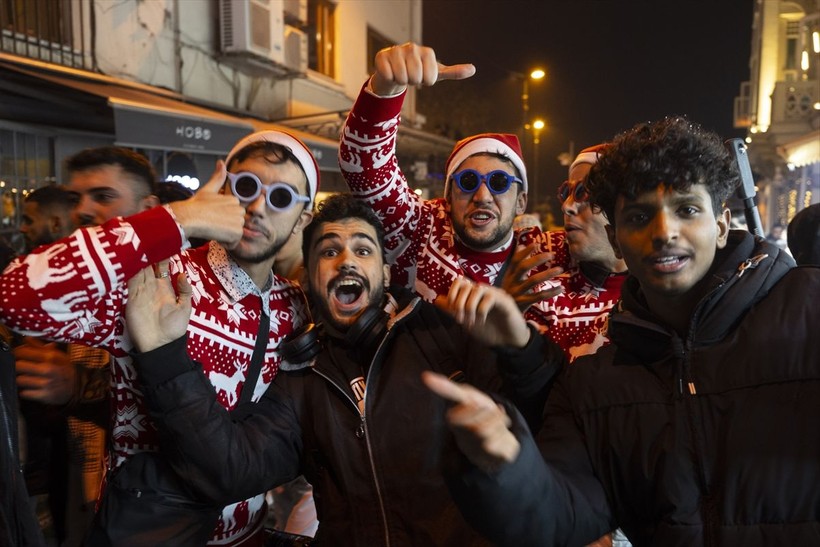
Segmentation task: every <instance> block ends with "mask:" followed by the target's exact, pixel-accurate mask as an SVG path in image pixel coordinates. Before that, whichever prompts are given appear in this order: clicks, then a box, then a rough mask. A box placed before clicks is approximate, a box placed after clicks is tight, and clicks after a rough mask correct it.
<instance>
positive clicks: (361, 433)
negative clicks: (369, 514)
mask: <svg viewBox="0 0 820 547" xmlns="http://www.w3.org/2000/svg"><path fill="white" fill-rule="evenodd" d="M388 334H389V331H388ZM385 340H387V336H385V337H384V338H382V341H381V342H380V343H379V347H378V349H377V350H376V353H375V355H374V356H373V360H372V361H371V363H370V367H369V368H368V370H367V378H366V379H365V386H364V399H363V403H364V404H363V405H362V406H363V407H364V411H360V410H359V407H358V405H357V404H356V402H355V401H354V400H353V398H352V397H350V395H349V394H348V393H347V391H345V390H344V388H342V387H341V386H340V385H339V384H337V383H336V382H335V381H334V380H333V379H332V378H331V377H330V376H328V375H327V374H325V373H324V372H322V371H321V370H319V369H317V368H316V367H311V369H312V370H313V372H315V373H316V374H318V375H319V376H321V377H322V378H324V379H325V380H327V382H328V383H330V385H332V386H333V387H334V388H336V389H337V390H338V391H339V392H340V393H341V394H342V395H344V397H345V399H347V400H348V401H350V404H351V405H352V406H353V408H354V409H355V410H356V413H357V414H358V415H359V420H360V421H359V427H358V428H356V432H355V435H356V437H358V438H364V442H365V446H366V447H367V455H368V460H369V462H368V463H369V464H370V473H371V475H372V477H373V484H374V486H375V487H376V497H377V498H378V500H379V512H380V514H381V517H382V525H383V526H384V542H385V546H386V547H390V535H389V533H388V528H387V511H386V510H385V508H384V498H383V495H382V490H381V486H380V485H379V480H378V477H377V475H376V464H375V461H374V458H373V446H372V445H371V444H370V434H369V430H368V428H367V417H366V413H367V391H368V389H369V387H370V373H371V372H372V370H373V367H374V366H375V365H376V358H377V357H378V356H379V354H380V353H381V350H382V348H383V347H384V342H385Z"/></svg>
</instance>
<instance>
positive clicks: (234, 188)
mask: <svg viewBox="0 0 820 547" xmlns="http://www.w3.org/2000/svg"><path fill="white" fill-rule="evenodd" d="M228 179H229V180H230V181H231V192H233V195H235V196H236V197H237V198H239V201H241V202H242V203H250V202H252V201H253V200H255V199H256V198H258V197H259V194H261V193H262V188H264V189H265V192H266V193H267V194H266V196H265V200H266V201H267V202H268V207H270V208H271V209H273V210H274V211H280V212H281V211H287V210H288V209H290V208H291V207H293V206H294V205H296V203H309V202H310V198H309V197H307V196H300V195H299V194H297V193H296V191H295V190H294V189H293V188H291V187H290V186H288V185H287V184H285V183H284V182H274V183H273V184H262V181H261V180H259V177H257V176H256V175H254V174H253V173H248V172H247V171H242V172H240V173H236V174H233V173H228Z"/></svg>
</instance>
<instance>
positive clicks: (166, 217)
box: [124, 207, 183, 264]
mask: <svg viewBox="0 0 820 547" xmlns="http://www.w3.org/2000/svg"><path fill="white" fill-rule="evenodd" d="M124 220H125V222H127V223H129V224H130V225H131V226H132V227H133V228H134V232H135V233H136V234H137V235H138V236H139V244H140V245H141V249H142V250H143V251H144V252H145V254H146V256H147V263H148V264H154V263H155V262H159V261H161V260H166V259H168V258H170V257H172V256H174V255H175V254H177V253H179V251H180V249H181V248H182V243H183V240H182V236H181V233H180V230H179V225H178V224H177V222H176V221H175V220H174V217H173V216H171V214H170V213H169V212H168V210H167V209H166V208H164V207H153V208H151V209H148V210H147V211H143V212H141V213H137V214H136V215H132V216H130V217H127V218H125V219H124Z"/></svg>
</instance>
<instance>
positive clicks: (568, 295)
mask: <svg viewBox="0 0 820 547" xmlns="http://www.w3.org/2000/svg"><path fill="white" fill-rule="evenodd" d="M403 102H404V94H400V95H397V96H395V97H386V98H385V97H377V96H375V95H373V94H372V93H370V92H368V91H367V90H366V89H365V88H363V89H362V92H361V93H360V94H359V98H358V99H357V100H356V103H355V105H354V106H353V109H352V110H351V111H350V114H349V115H348V118H347V121H346V122H345V125H344V128H343V130H342V137H341V146H340V147H339V165H340V167H341V169H342V174H343V175H344V177H345V179H346V180H347V184H348V186H349V187H350V190H351V192H353V193H354V194H355V195H357V196H358V197H359V198H361V199H363V200H365V201H366V202H367V203H368V204H370V206H371V207H373V209H374V210H375V211H376V213H377V214H378V215H379V217H380V218H381V219H382V222H383V223H384V228H385V231H386V233H387V241H386V244H385V247H386V249H387V251H388V261H389V262H390V263H391V265H392V268H391V276H392V277H391V279H392V280H393V282H395V283H398V284H401V285H404V286H406V287H407V288H409V289H411V290H414V291H415V292H416V293H417V294H418V295H420V296H421V297H422V298H424V299H425V300H428V301H432V300H434V299H435V298H436V297H437V296H439V295H446V294H447V292H448V291H449V290H450V286H451V285H452V283H453V281H454V280H455V279H456V278H457V277H459V276H467V277H469V278H471V279H473V280H474V281H478V282H483V283H488V284H494V283H495V282H496V279H497V277H498V275H499V274H500V273H503V269H504V265H505V264H506V262H507V260H508V258H509V257H510V253H511V252H513V249H514V248H515V249H517V248H520V247H521V246H526V245H528V244H529V243H531V242H533V241H535V240H537V241H538V242H539V251H543V252H551V253H554V255H555V258H554V260H553V261H552V263H550V264H548V265H546V266H543V267H542V268H539V269H538V270H533V271H532V272H530V273H531V274H532V273H535V272H537V271H541V270H542V269H545V268H550V267H554V266H560V267H562V268H563V269H564V274H563V275H562V276H561V277H559V278H558V279H557V280H555V281H554V282H553V283H560V284H561V285H563V286H564V294H562V295H560V296H557V297H555V298H552V299H549V300H543V301H541V302H539V303H538V304H536V305H534V306H532V307H531V308H530V309H529V310H527V313H526V317H527V319H528V320H530V321H531V322H533V323H535V324H536V325H538V327H539V329H540V330H541V331H542V332H549V335H550V337H551V338H552V339H553V340H554V341H555V342H556V343H557V344H558V345H560V346H561V347H562V348H563V349H564V352H565V353H566V355H567V357H568V358H569V359H570V360H573V359H575V357H577V356H579V355H583V354H586V353H593V352H594V351H595V350H597V349H598V348H599V347H600V346H602V345H603V344H604V343H606V342H607V339H606V336H605V333H606V323H607V318H608V317H609V311H610V309H611V308H612V307H613V306H614V305H615V303H616V302H617V301H618V298H619V297H620V289H621V283H623V280H624V279H625V277H626V276H625V275H611V276H609V277H607V278H606V279H605V280H604V281H603V283H600V284H596V283H593V282H592V281H591V280H590V279H588V278H587V277H586V276H585V275H584V274H583V272H581V270H580V268H578V266H577V265H575V264H573V263H572V262H571V257H570V255H569V247H568V246H567V243H566V234H565V232H563V231H556V232H541V231H540V230H539V229H538V228H530V229H525V230H521V231H516V232H515V233H514V234H513V237H512V239H511V241H510V242H509V243H508V244H507V245H506V246H504V248H503V249H502V250H500V251H495V252H478V251H473V250H470V249H467V248H466V247H464V245H462V244H461V243H460V242H459V241H458V239H457V237H456V235H455V232H454V230H453V225H452V222H451V220H450V209H449V205H448V203H447V201H446V200H444V199H443V198H438V199H432V200H423V199H421V198H419V196H418V195H416V194H415V193H414V192H413V191H412V189H411V188H410V187H409V185H408V184H407V179H406V178H405V176H404V173H402V171H401V169H400V168H399V164H398V161H397V159H396V133H397V131H398V128H399V123H400V113H401V106H402V103H403ZM541 288H545V287H544V286H542V287H539V288H537V289H541Z"/></svg>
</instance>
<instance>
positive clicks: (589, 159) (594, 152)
mask: <svg viewBox="0 0 820 547" xmlns="http://www.w3.org/2000/svg"><path fill="white" fill-rule="evenodd" d="M607 148H609V144H607V143H604V144H596V145H595V146H590V147H589V148H584V149H583V150H581V152H580V153H579V154H578V156H577V157H576V158H575V161H573V162H572V165H570V166H569V172H570V173H572V170H573V169H574V168H575V166H576V165H578V164H581V163H592V164H594V163H597V162H598V157H599V156H600V155H601V154H603V153H604V150H606V149H607Z"/></svg>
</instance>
